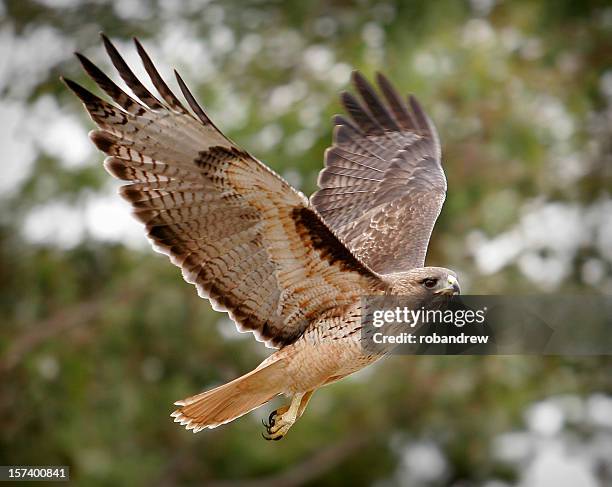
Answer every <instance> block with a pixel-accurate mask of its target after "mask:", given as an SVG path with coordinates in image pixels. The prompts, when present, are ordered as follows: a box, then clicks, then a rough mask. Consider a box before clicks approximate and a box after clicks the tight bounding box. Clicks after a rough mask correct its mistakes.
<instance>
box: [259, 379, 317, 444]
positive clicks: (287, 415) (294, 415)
mask: <svg viewBox="0 0 612 487" xmlns="http://www.w3.org/2000/svg"><path fill="white" fill-rule="evenodd" d="M313 392H314V390H312V391H308V392H306V393H301V394H295V395H294V396H293V398H292V399H291V404H290V405H289V406H288V407H287V406H283V407H280V408H278V409H277V410H276V411H272V413H271V414H270V417H269V418H268V421H269V424H266V423H264V426H265V427H266V433H265V434H264V435H263V437H264V438H265V439H266V440H280V439H281V438H283V437H284V436H285V435H286V434H287V432H288V431H289V428H291V426H293V423H295V422H296V420H297V419H298V418H299V417H300V416H302V414H303V413H304V410H305V409H306V405H307V404H308V401H310V397H311V396H312V393H313Z"/></svg>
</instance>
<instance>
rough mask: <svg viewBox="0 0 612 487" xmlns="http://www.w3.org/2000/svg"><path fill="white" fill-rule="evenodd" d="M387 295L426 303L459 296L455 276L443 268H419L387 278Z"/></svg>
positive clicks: (457, 282)
mask: <svg viewBox="0 0 612 487" xmlns="http://www.w3.org/2000/svg"><path fill="white" fill-rule="evenodd" d="M388 282H389V284H390V285H391V286H390V292H389V294H394V295H398V296H411V297H414V298H415V299H418V300H422V301H423V302H428V301H430V300H436V298H443V297H448V296H453V295H455V294H459V293H460V292H461V289H460V288H459V281H458V280H457V274H456V273H455V272H453V271H451V270H450V269H445V268H443V267H421V268H418V269H410V270H409V271H406V272H401V273H397V274H393V275H391V276H389V280H388Z"/></svg>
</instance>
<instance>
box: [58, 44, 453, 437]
mask: <svg viewBox="0 0 612 487" xmlns="http://www.w3.org/2000/svg"><path fill="white" fill-rule="evenodd" d="M103 41H104V46H105V48H106V50H107V52H108V54H109V56H110V58H111V61H112V63H113V65H114V66H115V68H116V69H117V71H118V72H119V75H120V76H121V78H122V79H123V80H124V81H125V83H126V84H127V85H128V86H129V88H130V89H131V90H132V92H133V93H134V95H135V96H136V97H137V99H136V98H134V97H132V96H130V95H128V94H127V93H125V92H124V91H123V90H122V89H121V88H120V87H119V86H117V85H116V84H115V83H114V82H113V81H112V80H111V79H110V78H109V77H108V76H106V75H105V74H104V73H103V72H102V71H100V70H99V69H98V68H97V67H96V66H95V65H94V64H93V63H91V61H89V60H88V59H87V58H85V57H84V56H82V55H80V54H77V57H78V59H79V60H80V62H81V64H82V65H83V67H84V69H85V70H86V72H87V73H88V74H89V75H90V76H91V78H92V79H93V80H94V81H95V82H96V84H97V85H98V86H99V87H100V88H101V89H102V90H103V91H104V92H106V94H107V95H108V96H110V98H111V99H112V100H113V101H114V102H115V105H113V104H111V103H108V102H106V101H104V100H103V99H101V98H99V97H98V96H96V95H94V94H93V93H91V92H89V91H88V90H86V89H85V88H83V87H81V86H80V85H78V84H77V83H75V82H73V81H71V80H64V81H65V83H66V84H67V86H68V87H69V88H70V89H71V90H72V91H73V92H74V93H75V94H76V95H77V96H78V97H79V98H80V99H81V101H82V102H83V103H84V104H85V107H86V109H87V111H88V112H89V114H90V115H91V117H92V119H93V121H94V122H95V123H96V124H97V126H98V130H94V131H92V132H91V133H90V137H91V139H92V141H93V142H94V143H95V144H96V146H97V147H98V148H99V149H100V150H101V151H103V152H105V153H106V154H107V155H108V157H107V158H106V159H105V161H104V166H105V168H106V169H107V171H108V172H109V173H110V174H112V175H113V176H115V177H116V178H118V179H121V180H124V181H127V182H128V184H126V185H125V186H123V187H122V188H121V195H122V196H123V197H124V198H125V199H126V200H128V201H129V202H130V203H131V204H132V206H133V209H134V215H135V217H136V218H137V219H138V220H140V221H141V222H142V223H143V224H144V225H145V227H146V232H147V235H148V237H149V239H150V240H151V241H152V243H153V246H154V247H155V248H156V250H158V251H160V252H162V253H164V254H166V255H168V256H169V257H170V260H171V261H172V262H173V263H174V264H175V265H177V266H179V267H180V268H181V269H182V271H183V277H184V278H185V280H187V281H188V282H190V283H193V284H195V285H196V287H197V290H198V293H199V294H200V296H202V297H205V298H208V299H209V300H210V301H211V303H212V304H213V306H214V307H215V309H218V310H223V311H227V312H228V313H229V315H230V317H231V318H232V319H233V320H234V321H235V322H236V324H237V326H238V327H239V329H241V330H248V331H252V332H253V333H254V334H255V335H256V337H257V338H258V339H261V340H263V341H265V342H266V343H267V344H268V345H270V346H273V347H277V348H279V350H278V351H277V352H276V353H275V354H273V355H272V356H270V357H269V358H268V359H266V360H265V361H264V362H263V363H262V364H261V365H260V366H259V367H258V368H257V369H255V370H254V371H252V372H250V373H248V374H246V375H244V376H242V377H240V378H238V379H236V380H234V381H232V382H230V383H228V384H225V385H223V386H220V387H218V388H216V389H213V390H211V391H207V392H204V393H201V394H198V395H196V396H193V397H191V398H188V399H184V400H182V401H178V402H177V403H176V404H177V405H178V406H180V407H179V409H177V410H176V411H175V412H174V413H173V416H174V417H175V421H177V422H180V423H181V424H184V425H186V426H187V428H188V429H192V430H193V431H194V432H196V431H199V430H201V429H203V428H212V427H215V426H218V425H219V424H223V423H226V422H228V421H231V420H233V419H235V418H237V417H239V416H242V415H243V414H245V413H247V412H248V411H250V410H252V409H254V408H256V407H258V406H260V405H261V404H263V403H265V402H267V401H268V400H270V399H271V398H272V397H274V396H276V395H278V394H287V395H289V396H291V397H292V402H291V405H290V407H288V408H281V409H279V410H277V411H275V412H273V413H272V415H271V416H270V424H269V425H267V435H266V437H267V438H269V439H280V438H282V437H283V436H284V434H286V432H287V430H288V429H289V428H290V427H291V425H292V424H293V423H294V422H295V420H296V419H297V418H298V417H299V416H300V415H301V414H302V413H303V411H304V408H305V407H306V404H307V403H308V400H309V399H310V396H311V395H312V392H313V391H314V390H315V389H316V388H318V387H321V386H322V385H325V384H328V383H330V382H333V381H335V380H338V379H340V378H342V377H344V376H346V375H348V374H350V373H352V372H354V371H356V370H359V369H360V368H362V367H364V366H365V365H367V364H369V363H371V362H373V361H374V360H376V359H378V358H379V356H370V355H367V354H364V353H363V352H362V350H361V347H360V343H359V330H360V327H361V322H360V317H361V312H360V298H361V296H364V295H373V294H409V295H411V296H418V297H420V298H421V299H423V300H427V299H429V298H430V297H431V296H432V294H433V293H434V292H436V291H443V292H454V291H455V290H456V289H455V288H456V277H455V275H454V273H453V272H452V271H448V270H446V269H442V268H423V263H424V258H425V252H426V250H427V244H428V241H429V237H430V234H431V231H432V228H433V225H434V223H435V220H436V218H437V216H438V214H439V212H440V208H441V206H442V203H443V201H444V194H445V191H446V180H445V177H444V173H443V171H442V168H441V163H440V148H439V144H438V141H437V135H436V131H435V128H434V127H433V124H432V123H431V122H430V121H429V119H428V118H427V116H426V115H425V114H424V112H423V110H422V108H421V107H420V105H419V104H418V103H417V102H416V100H415V99H414V98H412V97H410V98H409V99H408V103H405V102H404V101H403V100H402V98H401V97H399V95H398V94H397V93H396V91H395V90H394V88H393V87H392V86H391V84H390V83H389V82H388V81H387V80H386V79H385V78H384V77H382V75H379V76H378V84H379V88H380V90H381V92H382V93H383V96H384V99H385V102H383V101H382V100H381V99H380V97H379V95H378V94H377V93H376V91H375V90H374V88H373V87H372V86H371V85H370V84H369V83H368V82H367V81H366V80H365V78H363V77H362V76H361V75H360V74H359V73H355V75H354V77H353V82H354V84H355V87H356V89H357V91H358V93H359V95H360V97H361V99H357V98H356V97H355V96H353V95H351V94H349V93H344V94H343V95H342V102H343V104H344V107H345V108H346V110H347V112H348V114H349V116H350V119H346V118H344V117H341V116H338V117H336V119H335V122H336V128H335V130H334V145H333V146H332V147H331V148H330V149H328V151H327V152H326V156H325V166H326V167H325V169H323V171H322V172H321V175H320V178H319V185H320V186H321V188H322V189H321V190H320V191H318V192H317V193H315V194H314V195H313V197H312V199H311V201H309V200H308V199H307V198H306V197H305V196H304V195H303V194H302V193H300V192H299V191H296V190H295V189H293V188H292V187H291V186H290V185H289V184H288V183H287V182H286V181H285V180H283V179H282V178H281V177H280V176H278V175H277V174H276V173H274V172H273V171H272V170H271V169H269V168H268V167H267V166H265V165H264V164H262V163H261V162H259V161H258V160H257V159H255V158H254V157H253V156H251V155H250V154H249V153H248V152H245V151H244V150H242V149H240V148H239V147H237V146H236V145H235V144H234V143H233V142H231V141H230V140H229V139H228V138H227V137H225V136H224V135H223V134H222V133H221V131H220V130H219V129H218V128H217V127H216V126H215V125H214V124H213V122H212V121H211V120H210V119H209V117H208V116H207V115H206V113H205V112H204V110H203V109H202V108H201V107H200V106H199V105H198V103H197V101H196V100H195V98H194V96H193V95H192V94H191V92H190V91H189V89H188V88H187V86H186V85H185V83H184V82H183V80H182V79H181V77H180V76H179V75H178V73H175V74H176V78H177V82H178V84H179V87H180V90H181V91H182V93H183V95H184V97H185V99H186V101H187V105H188V106H189V108H190V109H191V110H192V111H190V110H189V109H187V108H186V107H185V105H183V103H182V102H181V101H180V100H179V99H178V98H177V97H176V95H175V94H174V93H173V92H172V91H171V90H170V88H169V87H168V85H167V84H166V82H165V81H164V80H163V79H162V78H161V76H160V75H159V73H158V72H157V70H156V68H155V67H154V65H153V63H152V61H151V59H150V58H149V56H148V55H147V53H146V52H145V50H144V49H143V47H142V45H141V44H140V43H139V42H138V41H137V40H135V43H136V49H137V51H138V54H139V55H140V57H141V59H142V61H143V64H144V66H145V69H146V71H147V73H148V75H149V77H150V78H151V82H152V83H153V85H154V86H155V88H156V89H157V91H158V93H159V96H156V95H154V94H153V93H151V92H150V91H149V90H148V89H147V88H146V87H145V86H144V85H143V84H142V83H141V82H140V81H139V80H138V79H137V78H136V76H135V75H134V74H133V72H132V71H131V69H130V68H129V67H128V65H127V64H126V63H125V61H124V60H123V59H122V57H121V56H120V54H119V52H118V51H117V49H116V48H115V47H114V46H113V44H112V43H111V41H110V40H109V39H108V38H106V37H105V36H103ZM426 279H435V280H436V283H437V284H436V287H435V288H433V289H431V288H426V287H425V286H424V285H423V281H424V280H426ZM449 290H450V291H449Z"/></svg>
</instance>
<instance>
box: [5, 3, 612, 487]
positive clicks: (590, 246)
mask: <svg viewBox="0 0 612 487" xmlns="http://www.w3.org/2000/svg"><path fill="white" fill-rule="evenodd" d="M0 19H1V20H0V22H1V24H0V97H1V99H0V123H1V126H2V131H1V132H0V151H1V154H2V162H1V164H2V176H1V177H0V322H1V326H0V464H3V465H8V464H17V465H48V464H58V465H70V466H71V475H72V479H73V481H74V483H75V484H76V485H93V486H97V485H100V486H102V485H134V486H140V485H143V486H144V485H147V486H150V485H160V486H161V485H214V486H217V487H219V486H224V487H230V486H242V487H247V486H300V485H311V486H315V485H316V486H332V485H334V486H335V485H371V486H376V487H391V486H417V487H419V486H424V487H429V486H447V485H448V486H456V487H467V486H486V487H506V486H516V485H518V486H552V485H554V486H563V485H567V486H587V487H590V486H597V485H612V360H611V359H610V358H606V357H582V358H581V357H533V356H515V357H399V356H394V357H391V358H389V359H387V360H384V361H382V362H381V363H379V364H377V365H376V366H375V367H370V368H368V369H366V370H364V371H362V372H361V373H359V374H357V375H355V376H353V377H350V378H348V379H346V380H344V381H342V382H340V383H338V384H336V385H333V386H331V387H329V388H325V389H323V390H321V391H319V392H318V393H317V394H315V396H314V398H313V401H312V402H311V404H310V406H309V409H308V410H307V412H306V414H305V416H304V417H303V418H302V419H301V420H300V421H299V422H298V423H297V424H296V426H295V427H294V428H293V429H292V430H291V432H290V434H289V435H288V436H287V437H286V438H285V439H284V440H282V441H281V442H279V443H276V442H265V441H264V440H263V439H262V438H261V435H260V433H261V432H262V431H263V427H262V425H261V423H260V420H261V419H262V418H264V417H267V415H268V414H269V412H270V411H271V410H272V409H273V408H274V407H275V405H272V406H266V407H263V408H261V409H260V410H257V411H255V412H254V413H252V414H250V415H248V416H246V417H243V418H241V419H239V420H237V421H235V422H234V423H232V424H230V425H226V426H223V427H221V428H218V429H215V430H212V431H204V432H202V433H199V434H198V435H193V434H191V433H190V432H187V431H185V430H184V429H182V428H180V427H178V426H177V425H175V424H174V423H172V421H171V418H170V417H169V414H170V412H171V411H172V410H173V407H172V403H173V402H174V401H175V400H177V399H180V398H183V397H185V396H189V395H192V394H194V393H196V392H198V391H200V390H202V389H204V388H208V387H211V386H213V385H216V384H219V383H221V382H225V381H228V380H230V379H233V378H234V377H236V376H238V375H240V374H242V373H244V372H246V371H248V370H250V369H251V368H253V367H254V366H255V365H257V364H258V363H259V361H260V360H261V359H262V358H264V357H265V356H266V355H267V354H268V353H270V351H269V350H266V349H265V348H264V347H263V346H262V345H261V344H259V343H256V342H255V341H254V340H253V339H252V337H251V335H241V334H238V333H237V332H236V331H235V328H234V326H233V325H232V323H231V322H229V320H228V319H227V317H226V315H225V314H220V313H216V312H214V311H212V310H211V308H210V305H209V304H208V302H206V301H204V300H201V299H199V298H198V297H197V295H196V292H195V289H194V288H192V286H190V285H189V284H186V283H185V282H184V281H183V280H182V279H181V277H180V271H179V269H177V268H175V267H174V266H172V265H171V264H170V263H169V262H168V261H167V259H166V258H165V257H164V256H162V255H160V254H156V253H154V252H153V251H152V250H151V249H150V247H149V245H148V243H147V241H146V239H145V237H144V234H143V231H142V229H141V228H140V226H139V224H137V223H136V222H134V221H132V220H131V218H130V216H129V209H128V207H127V204H124V203H123V202H122V201H121V200H120V198H119V197H118V196H117V194H116V192H117V187H118V184H117V183H116V182H115V181H111V178H110V177H109V176H108V175H107V174H106V173H105V171H104V170H103V168H102V165H101V162H102V159H103V156H102V154H100V153H98V152H96V151H95V150H94V149H93V146H92V144H90V142H89V141H88V139H87V132H88V130H90V129H92V128H93V123H92V122H91V121H90V120H89V118H88V117H87V116H86V114H85V111H84V110H83V108H82V106H81V105H80V104H79V103H78V101H77V100H76V99H75V98H74V97H73V96H72V95H71V94H70V93H68V92H67V90H66V89H65V88H64V87H63V86H62V85H61V83H60V82H59V80H58V77H59V76H60V75H61V74H63V75H66V76H68V77H70V78H73V79H76V80H77V81H79V82H81V83H83V84H85V86H87V87H89V88H90V89H91V88H93V84H92V83H91V82H89V81H88V80H86V79H85V76H84V75H83V73H82V72H81V70H80V66H79V64H78V62H77V61H76V59H75V58H74V57H73V55H72V52H73V51H75V50H78V51H80V52H83V53H84V54H86V55H87V56H88V57H90V58H91V59H92V60H94V61H95V62H96V63H98V64H99V65H100V66H101V67H103V68H105V69H106V70H107V72H112V70H110V63H109V61H108V59H107V58H106V57H105V54H104V51H103V48H102V46H101V42H100V39H99V37H98V32H99V31H104V32H105V33H106V34H107V35H109V36H110V37H111V38H112V39H113V40H114V41H115V42H116V44H117V46H118V47H119V49H120V50H121V52H122V53H123V54H124V56H125V57H126V59H127V60H128V63H130V64H131V65H132V67H133V68H134V69H135V71H136V73H137V74H139V75H141V76H142V75H143V74H144V70H143V69H142V68H141V67H140V65H139V63H138V62H137V55H136V52H135V49H134V47H133V45H132V44H131V37H132V36H138V37H139V38H140V39H141V40H142V41H143V43H144V45H145V47H146V48H147V50H148V51H149V52H150V54H151V56H152V57H153V59H154V60H155V61H156V63H157V65H158V68H159V69H160V71H161V73H162V74H163V75H165V76H166V79H167V80H169V81H172V83H170V84H171V86H173V87H176V85H175V84H174V79H173V77H172V76H171V74H172V72H171V69H172V68H174V67H176V68H177V69H178V70H179V71H180V72H181V74H182V75H183V78H184V79H185V80H186V81H187V84H188V85H190V86H191V87H192V89H193V91H194V92H195V93H196V94H197V95H198V98H199V99H200V100H201V101H202V102H203V104H204V106H205V107H206V108H207V110H208V112H209V114H210V115H211V117H212V118H213V119H214V120H215V121H216V123H217V124H218V125H219V126H220V127H221V128H222V130H224V131H225V133H227V134H228V135H229V136H230V137H232V138H233V139H234V140H235V141H237V142H238V143H239V144H240V145H242V146H243V147H245V148H246V149H247V150H249V151H251V152H252V153H254V154H255V155H256V156H257V157H259V158H260V159H262V160H263V161H266V162H267V163H268V164H269V165H271V166H272V167H273V168H274V169H276V170H277V171H279V172H280V173H281V174H283V175H284V176H285V177H286V178H287V179H288V180H289V181H290V182H291V183H293V184H294V185H296V186H298V187H299V188H300V189H301V190H303V191H304V192H305V193H307V194H310V193H311V192H313V191H314V189H315V184H316V176H317V173H318V171H319V170H320V168H321V167H322V160H323V157H322V156H323V151H324V149H325V148H326V147H327V146H328V145H330V141H331V123H330V119H331V116H332V115H333V114H334V113H336V112H338V111H339V103H338V93H339V92H340V91H341V90H342V89H346V88H347V86H348V80H349V76H350V72H351V70H352V69H353V68H358V69H360V70H362V71H364V72H365V73H366V74H367V75H369V76H370V75H372V74H373V73H374V72H375V71H376V70H381V71H383V72H384V73H386V74H387V76H389V77H390V78H391V79H392V80H393V81H394V82H395V83H396V84H397V86H398V87H400V88H401V90H402V91H404V92H412V93H415V94H416V95H417V96H418V98H419V99H420V101H421V102H422V104H423V105H424V107H425V108H426V110H427V112H428V113H429V114H430V116H431V118H432V119H433V120H434V122H435V124H436V125H437V127H438V131H439V132H440V136H441V139H442V144H443V156H444V166H445V169H446V174H447V178H448V185H449V193H448V197H447V201H446V205H445V207H444V209H443V212H442V215H441V217H440V219H439V221H438V224H437V226H436V229H435V231H434V235H433V238H432V243H431V247H430V252H429V255H428V263H429V264H430V265H440V266H445V267H450V268H452V269H455V270H457V271H458V273H459V275H460V278H461V282H462V288H463V289H464V290H465V292H466V293H470V294H487V293H491V294H499V293H508V294H532V293H553V292H557V293H559V292H565V293H603V294H612V194H611V193H612V169H611V168H612V5H611V4H610V3H609V2H606V1H582V2H576V1H572V0H555V1H553V0H543V1H527V0H524V1H520V0H519V1H507V0H506V1H497V0H471V1H456V0H440V1H423V2H393V1H381V2H370V1H365V0H364V1H360V2H349V1H344V0H332V1H326V2H301V1H286V2H281V1H240V2H239V1H235V0H225V1H223V2H212V1H211V2H205V1H195V0H191V1H178V0H177V1H162V0H122V1H116V2H109V1H105V0H90V1H78V0H36V1H35V0H14V1H9V0H0ZM113 76H114V78H115V79H118V77H117V76H115V75H114V73H113ZM143 79H145V78H144V77H143ZM147 81H148V80H147ZM577 326H579V323H577Z"/></svg>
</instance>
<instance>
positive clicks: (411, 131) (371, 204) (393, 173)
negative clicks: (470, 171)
mask: <svg viewBox="0 0 612 487" xmlns="http://www.w3.org/2000/svg"><path fill="white" fill-rule="evenodd" d="M376 80H377V84H378V88H379V90H380V92H381V93H382V95H383V96H382V98H381V97H379V95H378V94H377V92H376V90H375V89H374V87H373V86H372V85H371V84H370V83H369V82H368V81H367V80H366V79H365V77H363V76H362V75H361V74H360V73H358V72H355V73H353V84H354V86H355V88H356V91H357V92H358V94H359V96H360V97H361V101H360V100H358V99H357V98H356V97H355V96H353V95H351V94H349V93H343V94H342V95H341V102H342V104H343V105H344V107H345V109H346V111H347V113H348V115H349V117H350V119H347V118H345V117H343V116H341V115H337V116H335V117H334V123H335V124H336V127H335V128H334V138H333V145H332V147H330V148H329V149H328V150H327V151H326V152H325V168H324V169H323V170H322V171H321V173H320V174H319V179H318V184H319V187H320V188H321V189H320V190H319V191H317V192H316V193H315V194H314V195H313V196H312V197H311V202H312V204H313V205H314V207H315V208H316V209H317V211H319V213H320V214H321V215H322V216H323V218H324V219H325V221H326V222H327V223H328V224H329V225H330V226H331V228H332V229H333V230H334V232H336V233H337V234H338V236H339V237H340V238H341V239H342V241H343V242H345V244H346V245H347V246H348V247H349V248H350V249H351V250H352V251H353V252H354V253H355V254H356V255H357V256H358V257H359V258H360V259H361V260H362V261H363V262H365V263H366V264H367V265H368V266H369V267H370V268H371V269H373V270H374V271H376V272H378V273H381V274H389V273H395V272H401V271H406V270H408V269H411V268H414V267H422V266H423V265H424V262H425V254H426V252H427V246H428V243H429V237H430V235H431V232H432V230H433V226H434V223H435V221H436V219H437V217H438V215H439V213H440V209H441V208H442V204H443V202H444V197H445V194H446V178H445V176H444V171H443V169H442V165H441V161H440V158H441V154H440V144H439V141H438V135H437V132H436V129H435V127H434V125H433V123H432V122H431V120H429V118H428V117H427V115H426V114H425V111H424V110H423V108H422V107H421V105H420V104H419V102H418V101H417V100H416V98H414V97H413V96H409V97H408V98H407V100H406V101H404V100H403V99H402V97H400V95H399V94H398V93H397V91H396V90H395V88H394V87H393V85H392V84H391V83H390V82H389V80H387V78H385V77H384V76H383V75H382V74H380V73H379V74H377V76H376ZM383 100H384V101H383Z"/></svg>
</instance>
